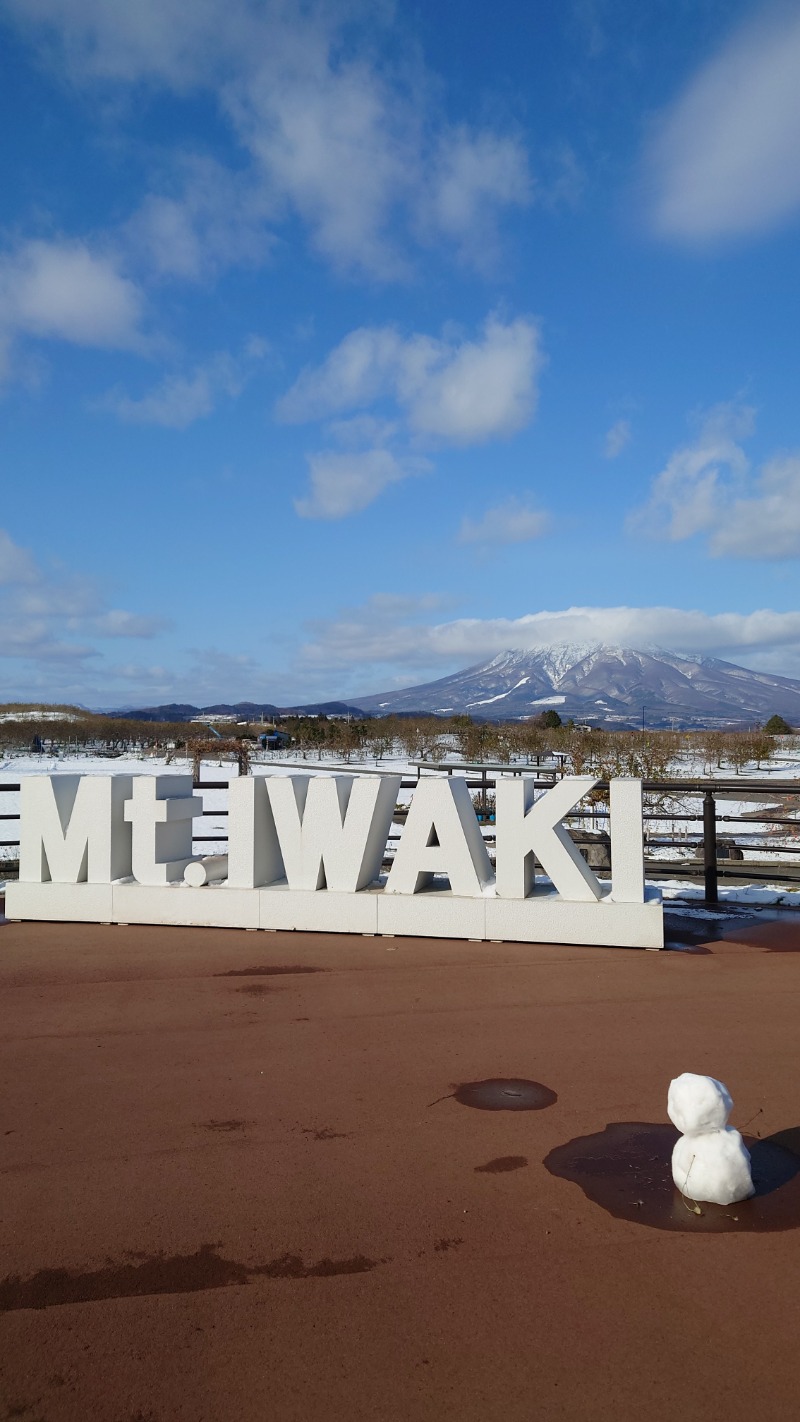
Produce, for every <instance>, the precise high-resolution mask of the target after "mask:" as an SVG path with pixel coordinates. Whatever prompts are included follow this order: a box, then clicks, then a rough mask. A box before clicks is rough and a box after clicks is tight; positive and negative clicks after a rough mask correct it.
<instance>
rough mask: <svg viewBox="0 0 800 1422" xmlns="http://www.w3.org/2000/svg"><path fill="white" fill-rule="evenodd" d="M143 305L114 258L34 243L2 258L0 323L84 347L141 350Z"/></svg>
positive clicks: (80, 246)
mask: <svg viewBox="0 0 800 1422" xmlns="http://www.w3.org/2000/svg"><path fill="white" fill-rule="evenodd" d="M142 308H143V302H142V297H141V294H140V292H139V291H138V289H137V288H136V286H135V285H134V283H133V282H132V281H130V280H129V279H128V278H127V277H125V276H123V275H122V274H121V273H120V272H119V270H118V268H117V264H116V262H115V260H114V258H113V257H111V256H107V255H103V254H101V253H97V252H92V251H91V250H90V248H89V247H88V246H87V245H86V244H85V243H84V242H77V241H76V242H70V241H57V242H43V241H30V242H26V243H24V244H23V245H22V246H20V247H18V248H17V250H16V251H14V252H9V253H5V254H3V255H2V256H1V257H0V323H2V325H3V326H4V327H5V328H6V329H11V330H14V329H16V330H20V331H27V332H29V333H30V334H31V335H35V336H45V337H50V338H53V339H58V340H62V341H71V342H73V343H74V344H75V345H80V346H100V347H108V348H111V349H118V350H119V349H122V350H124V349H129V350H130V349H140V348H141V346H142V335H141V332H140V329H139V326H140V321H141V318H142Z"/></svg>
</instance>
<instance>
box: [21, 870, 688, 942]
mask: <svg viewBox="0 0 800 1422" xmlns="http://www.w3.org/2000/svg"><path fill="white" fill-rule="evenodd" d="M6 917H7V918H10V919H49V920H53V921H70V920H72V921H77V922H84V923H151V924H173V925H180V924H183V925H187V924H188V925H189V926H191V927H195V926H196V927H209V928H262V929H283V930H292V929H294V930H297V931H298V932H310V933H354V934H362V933H368V934H370V933H386V934H393V935H395V936H396V937H402V936H407V937H416V938H472V939H490V940H491V939H500V940H505V941H507V942H516V943H569V944H586V945H589V946H597V947H610V948H614V947H617V948H662V947H663V945H664V925H663V913H662V907H661V900H660V897H659V895H658V893H657V891H655V890H648V894H647V898H646V901H645V902H644V903H615V902H614V901H613V899H611V898H609V897H606V898H603V899H600V900H599V901H592V902H590V903H587V902H575V901H573V900H567V899H562V898H560V897H559V895H557V894H541V895H540V894H536V895H535V896H533V897H531V898H527V899H500V898H496V897H495V896H494V895H486V896H484V897H481V898H468V897H466V896H463V895H457V894H453V893H449V892H447V891H441V890H435V891H434V890H429V891H427V892H423V893H420V894H409V895H406V894H386V893H384V892H383V891H382V890H380V889H362V890H359V891H358V892H357V893H342V892H335V891H332V890H327V889H321V890H318V891H316V892H314V891H311V890H309V891H302V890H299V891H298V890H296V889H295V890H289V889H288V887H287V886H286V885H285V884H284V885H275V886H273V887H270V888H265V889H236V888H228V886H227V885H224V884H223V885H219V886H214V885H205V886H204V887H202V888H190V887H189V886H187V885H173V886H168V885H158V886H155V885H153V886H151V885H143V884H133V883H125V884H89V883H82V884H59V883H52V882H50V883H24V882H11V883H9V884H8V885H7V886H6Z"/></svg>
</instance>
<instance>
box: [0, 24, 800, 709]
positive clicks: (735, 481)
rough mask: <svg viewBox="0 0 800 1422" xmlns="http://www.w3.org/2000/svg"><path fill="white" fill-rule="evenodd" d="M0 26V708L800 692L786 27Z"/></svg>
mask: <svg viewBox="0 0 800 1422" xmlns="http://www.w3.org/2000/svg"><path fill="white" fill-rule="evenodd" d="M0 17H2V23H3V27H4V28H3V45H2V49H1V50H0V63H2V70H3V72H2V84H0V103H2V106H3V108H4V114H3V121H4V131H5V133H6V135H7V141H6V143H5V144H4V145H3V151H2V156H0V202H1V203H2V207H3V215H2V224H1V226H0V376H1V377H2V389H1V393H2V405H1V406H0V414H1V416H2V418H1V419H0V459H2V465H3V470H4V479H3V503H2V509H1V510H0V529H2V532H0V657H2V687H3V699H11V698H12V697H13V698H16V697H24V698H33V697H36V698H44V699H54V700H55V699H68V700H78V701H81V702H83V703H85V704H87V705H94V706H117V705H145V704H152V703H155V702H159V701H167V700H190V701H194V702H198V703H200V704H203V703H208V702H210V701H214V700H218V699H220V698H224V699H226V700H238V699H244V698H248V699H264V700H269V701H276V702H278V703H286V702H290V701H294V700H311V699H317V698H320V697H334V696H336V697H340V696H347V695H355V694H358V693H366V692H373V691H379V690H383V689H387V688H389V687H391V686H395V685H403V684H409V683H413V682H418V681H424V680H427V679H430V678H432V677H434V676H439V675H444V674H446V673H447V672H449V671H452V670H454V669H456V668H458V667H461V666H465V665H467V664H469V663H471V662H475V661H479V660H482V659H483V658H485V657H489V656H491V655H493V654H494V653H495V652H497V651H500V650H503V649H504V648H506V647H511V646H514V647H517V646H526V645H535V644H538V643H543V642H545V643H546V642H551V641H554V640H559V641H560V640H571V641H586V640H603V641H608V642H613V643H623V644H625V645H629V646H650V645H654V644H655V645H660V646H664V647H668V648H671V649H673V650H678V651H688V652H701V653H708V654H713V655H717V656H722V657H724V658H726V659H728V660H731V661H735V662H740V663H742V664H744V665H747V666H754V667H760V668H764V669H770V670H772V671H777V672H781V673H784V674H786V675H795V676H800V597H799V596H798V580H797V562H798V555H800V422H799V421H798V415H797V411H798V408H799V407H800V401H798V355H797V331H798V329H800V310H798V307H800V284H799V283H798V281H797V251H798V234H799V233H800V160H799V159H798V156H797V155H798V153H800V85H798V83H797V75H798V73H800V5H798V4H797V3H793V4H783V5H769V6H763V5H761V6H754V5H752V4H750V3H742V0H724V3H722V0H691V3H690V2H689V0H685V3H681V0H652V3H649V4H647V5H642V4H640V3H639V0H563V3H557V0H549V3H548V0H542V3H540V4H537V5H529V4H523V3H521V0H497V3H496V4H494V5H493V6H491V7H487V6H478V5H465V4H464V2H463V0H458V3H456V0H435V3H428V4H422V3H398V4H396V5H392V4H390V3H381V0H370V3H363V4H362V3H360V0H329V3H321V4H301V3H299V0H298V3H288V2H287V3H280V0H225V3H223V0H193V3H192V4H191V5H189V6H187V5H186V4H185V3H183V0H137V3H136V4H135V5H121V4H119V3H118V0H3V3H0Z"/></svg>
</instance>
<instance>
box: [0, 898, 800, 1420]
mask: <svg viewBox="0 0 800 1422" xmlns="http://www.w3.org/2000/svg"><path fill="white" fill-rule="evenodd" d="M670 920H671V922H672V921H673V918H672V911H670ZM689 920H691V921H688V920H686V921H685V926H684V928H683V929H681V926H680V922H677V927H678V930H679V933H680V934H682V935H683V937H684V939H685V940H687V942H686V944H685V945H684V946H694V947H695V948H704V949H705V951H704V952H702V953H693V952H685V951H675V952H660V953H659V952H655V953H645V952H635V951H631V950H615V949H605V948H603V949H599V948H596V949H593V948H565V947H563V946H562V947H558V946H554V945H547V944H544V945H520V944H471V943H463V942H461V943H457V942H447V941H425V940H411V939H401V938H395V939H393V940H392V941H391V944H387V943H386V942H385V941H383V940H381V939H379V938H375V939H362V938H359V937H354V938H350V937H346V936H342V937H331V936H324V935H311V934H279V933H278V934H269V935H267V934H258V935H255V934H250V933H248V934H245V933H244V932H242V931H236V930H229V931H225V930H213V929H208V930H191V929H167V930H161V929H156V928H134V927H131V928H126V927H116V928H105V927H102V926H100V925H89V926H82V925H74V924H72V925H58V924H50V925H47V924H45V925H36V924H19V925H17V924H7V925H5V926H4V927H3V928H2V931H1V932H0V997H1V998H2V1002H3V1013H2V1015H1V1016H0V1102H2V1107H1V1109H0V1198H1V1199H2V1211H1V1213H2V1235H1V1236H0V1418H2V1419H5V1418H11V1417H14V1418H17V1417H18V1418H21V1419H23V1422H86V1419H88V1418H91V1419H92V1422H217V1419H219V1422H228V1419H230V1418H235V1419H236V1422H263V1419H265V1418H269V1419H270V1422H316V1419H319V1420H320V1422H328V1419H333V1422H339V1419H341V1422H361V1419H363V1422H373V1419H375V1420H376V1422H383V1420H384V1419H386V1422H389V1419H392V1422H393V1420H394V1419H397V1420H398V1422H442V1419H444V1422H494V1419H497V1422H500V1419H503V1422H506V1419H511V1422H531V1419H534V1420H535V1422H538V1419H540V1418H541V1419H544V1420H545V1422H549V1419H551V1418H553V1419H559V1422H561V1419H567V1422H606V1419H608V1418H609V1417H613V1418H615V1419H620V1422H627V1419H629V1418H630V1419H634V1418H636V1419H638V1418H639V1417H640V1416H641V1414H642V1410H643V1405H644V1404H643V1400H644V1401H645V1402H646V1408H645V1410H646V1411H647V1415H648V1418H649V1419H650V1420H651V1422H674V1418H675V1417H676V1416H677V1415H680V1417H681V1418H682V1419H683V1422H709V1419H712V1418H716V1417H719V1416H724V1417H725V1419H726V1422H745V1419H747V1422H750V1419H752V1418H753V1417H754V1416H756V1417H763V1418H765V1419H767V1422H772V1419H775V1422H782V1419H784V1418H788V1417H792V1416H794V1413H795V1411H796V1397H797V1394H798V1390H800V1356H798V1350H797V1341H796V1340H797V1317H796V1309H795V1306H794V1304H793V1302H792V1301H793V1300H794V1299H795V1298H797V1297H798V1295H800V1250H798V1249H797V1248H796V1241H794V1240H793V1239H792V1232H793V1231H794V1230H796V1229H797V1227H798V1224H800V1130H799V1129H798V1120H800V1096H799V1095H798V1087H797V1082H798V1071H797V1056H798V1045H797V1044H798V1028H797V1023H798V1011H799V1009H800V954H798V951H797V948H796V947H793V946H792V945H793V944H795V943H796V942H797V930H798V925H797V919H796V918H795V919H794V920H792V919H789V918H788V917H787V916H786V915H778V916H774V915H773V916H771V917H769V918H767V917H764V916H763V915H762V914H758V915H748V916H747V917H746V918H744V919H743V918H742V916H740V915H738V914H734V915H729V916H727V917H724V918H722V917H712V918H710V919H709V918H707V919H705V920H698V916H697V915H690V916H689ZM700 921H701V922H702V929H701V931H700V932H699V933H698V932H697V931H696V927H697V926H698V924H699V922H700ZM781 945H783V946H781ZM253 987H256V988H261V989H264V990H263V991H260V992H255V993H254V992H251V991H246V992H242V988H248V989H249V988H253ZM681 1071H699V1072H708V1073H709V1074H711V1075H714V1076H717V1077H719V1078H721V1079H722V1080H724V1081H725V1082H726V1084H727V1085H728V1087H729V1088H730V1090H731V1093H732V1095H733V1098H734V1102H735V1108H734V1112H733V1116H732V1124H733V1125H735V1126H737V1127H738V1128H739V1129H741V1130H742V1131H743V1133H744V1135H745V1137H746V1139H747V1142H748V1145H749V1148H750V1149H751V1152H752V1158H753V1171H754V1176H755V1179H756V1195H755V1197H754V1198H753V1199H752V1200H750V1201H745V1202H743V1203H742V1204H740V1205H736V1206H732V1207H728V1208H727V1209H726V1210H721V1209H719V1208H718V1207H715V1206H707V1205H701V1206H700V1207H699V1210H700V1213H699V1214H698V1213H696V1211H695V1209H694V1208H693V1202H691V1201H688V1200H686V1199H685V1198H683V1197H682V1196H681V1195H680V1193H679V1192H677V1191H676V1190H675V1188H674V1186H673V1184H672V1178H671V1171H670V1168H669V1161H670V1154H671V1150H672V1145H673V1143H674V1140H675V1134H676V1133H675V1131H674V1129H673V1128H672V1127H671V1126H670V1125H669V1122H668V1120H667V1116H666V1093H667V1086H668V1083H669V1081H670V1079H671V1078H672V1077H673V1076H675V1075H677V1074H678V1073H679V1072H681ZM693 1236H697V1238H694V1237H693Z"/></svg>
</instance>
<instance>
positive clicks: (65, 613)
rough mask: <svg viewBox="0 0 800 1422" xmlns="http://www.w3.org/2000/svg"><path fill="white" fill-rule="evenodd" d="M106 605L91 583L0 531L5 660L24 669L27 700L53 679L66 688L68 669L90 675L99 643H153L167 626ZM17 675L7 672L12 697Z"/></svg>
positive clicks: (0, 628) (0, 650) (0, 627)
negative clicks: (89, 666) (116, 640)
mask: <svg viewBox="0 0 800 1422" xmlns="http://www.w3.org/2000/svg"><path fill="white" fill-rule="evenodd" d="M104 602H105V599H104V597H103V595H102V592H101V590H100V589H99V588H98V587H97V586H96V585H95V584H94V583H92V582H91V581H90V580H89V579H88V578H86V577H84V576H81V575H78V574H74V573H70V572H69V570H66V569H64V568H61V567H58V568H54V569H48V568H46V567H43V566H41V565H40V564H39V563H38V562H37V561H36V560H35V558H34V557H33V555H32V554H31V553H30V552H28V551H27V550H26V549H24V548H20V547H19V545H18V544H17V543H15V542H14V540H13V539H12V538H11V536H10V535H9V534H8V532H7V531H6V530H5V529H0V658H3V659H7V660H9V661H10V662H12V663H14V664H15V665H19V667H21V668H24V672H23V673H22V674H23V675H24V678H25V682H26V684H27V686H28V687H29V691H28V692H27V693H25V694H29V695H30V694H34V693H35V692H36V691H37V689H38V690H39V691H41V690H43V689H44V688H46V687H47V686H48V684H50V683H51V682H52V679H53V677H55V679H56V681H57V683H58V686H59V687H63V685H64V681H63V678H64V675H65V673H64V670H63V668H64V667H65V666H66V665H71V666H73V667H74V668H75V669H76V673H77V671H79V670H80V671H85V668H86V665H87V661H88V660H90V659H91V658H93V657H95V656H97V652H96V649H95V647H94V645H93V643H94V640H95V639H96V638H98V637H114V638H118V637H133V638H147V637H153V636H155V635H156V633H157V632H159V631H160V630H161V629H162V628H163V627H164V626H165V625H166V624H165V622H164V619H163V618H161V617H147V616H141V615H139V614H136V613H132V612H128V611H126V610H124V609H122V608H112V609H106V608H105V606H104ZM54 668H55V670H53V669H54ZM14 675H19V673H14V672H12V671H11V670H10V669H9V668H8V667H4V669H3V678H4V684H5V686H6V692H5V694H6V695H7V696H8V695H9V690H10V688H11V685H12V682H11V678H12V677H13V676H14ZM70 675H72V673H71V672H70ZM56 694H58V692H57V693H56ZM70 694H72V695H76V694H80V692H79V691H76V689H75V688H73V690H72V692H71V693H70Z"/></svg>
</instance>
